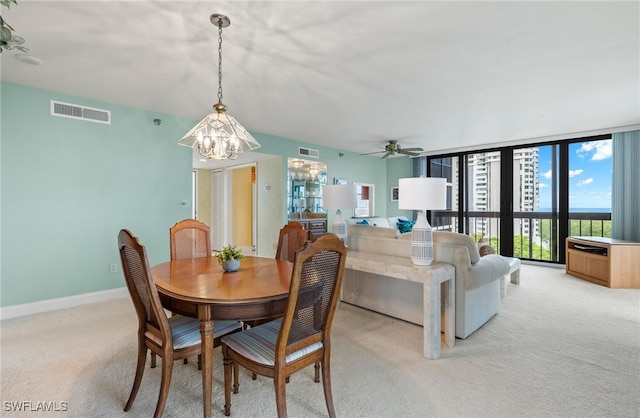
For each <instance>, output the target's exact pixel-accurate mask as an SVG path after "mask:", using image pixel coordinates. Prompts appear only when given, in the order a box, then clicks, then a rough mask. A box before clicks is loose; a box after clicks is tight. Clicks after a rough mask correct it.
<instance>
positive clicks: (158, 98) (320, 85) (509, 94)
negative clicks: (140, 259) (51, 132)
mask: <svg viewBox="0 0 640 418" xmlns="http://www.w3.org/2000/svg"><path fill="white" fill-rule="evenodd" d="M212 13H223V14H226V15H228V16H229V18H230V19H231V26H230V27H229V28H226V29H224V31H223V83H222V87H223V90H224V103H225V104H226V105H227V106H228V107H229V114H231V115H232V116H234V117H235V118H236V119H237V120H238V121H240V123H242V124H243V125H244V126H245V127H246V128H247V129H248V130H250V131H252V132H261V133H266V134H270V135H276V136H281V137H285V138H291V139H296V140H301V141H304V142H309V143H312V144H321V145H326V146H330V147H335V148H338V149H343V150H348V151H353V152H358V153H367V152H373V151H377V150H380V147H383V146H384V145H385V143H386V141H387V140H389V139H398V140H399V142H400V143H401V145H402V146H403V147H405V148H408V147H423V148H424V149H425V151H427V152H429V153H434V152H438V151H443V150H453V149H461V148H470V147H474V146H477V145H484V144H497V143H502V142H519V141H522V140H527V139H540V138H547V137H566V136H572V135H574V134H577V135H581V133H583V132H588V133H597V132H599V131H610V130H624V129H620V128H621V127H629V126H631V127H632V128H637V125H638V124H640V23H639V20H640V2H637V1H630V2H590V1H587V2H583V1H571V2H538V1H531V2H515V1H514V2H503V1H472V2H459V1H455V2H433V1H422V2H395V1H394V2H392V1H372V2H369V1H353V2H337V1H332V2H320V1H313V2H310V1H281V2H272V1H265V2H244V1H221V2H192V1H104V2H97V1H29V0H20V1H19V2H18V5H12V6H11V9H9V10H6V9H5V8H4V7H3V9H2V15H3V17H4V18H5V19H6V20H7V21H8V22H9V24H10V25H11V26H13V28H14V29H15V30H16V32H17V34H18V35H20V36H22V37H24V38H25V39H26V44H25V45H26V46H27V47H28V48H29V49H30V53H31V54H32V55H35V56H37V57H38V58H40V59H42V60H43V62H44V64H43V65H40V66H34V65H29V64H25V63H22V62H20V61H19V60H17V59H15V55H17V54H16V52H15V51H5V52H4V53H2V55H1V59H2V80H6V81H12V82H16V83H21V84H26V85H29V86H34V87H40V88H44V89H49V90H53V91H59V92H63V93H67V94H71V95H77V96H81V97H86V98H90V99H96V100H101V101H106V102H112V103H117V104H122V105H127V106H133V107H136V108H140V109H146V110H150V111H156V112H162V113H167V114H172V115H177V116H182V117H188V118H193V119H198V120H199V119H200V118H202V117H203V116H204V115H205V114H206V113H209V111H210V110H211V106H212V105H213V104H214V103H215V102H216V101H217V97H216V93H217V28H216V27H214V26H213V25H212V24H211V23H210V22H209V16H210V14H212ZM633 125H636V126H633ZM178 139H179V138H176V142H177V140H178Z"/></svg>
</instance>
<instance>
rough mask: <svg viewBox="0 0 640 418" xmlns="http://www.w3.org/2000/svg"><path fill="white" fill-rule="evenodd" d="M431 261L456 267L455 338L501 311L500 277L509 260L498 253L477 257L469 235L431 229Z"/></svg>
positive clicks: (472, 329)
mask: <svg viewBox="0 0 640 418" xmlns="http://www.w3.org/2000/svg"><path fill="white" fill-rule="evenodd" d="M433 248H434V261H437V262H441V263H448V264H452V265H453V266H454V267H455V269H456V337H458V338H463V339H464V338H467V337H468V336H469V335H471V334H472V333H473V332H474V331H476V330H477V329H478V328H480V327H481V326H482V325H484V324H485V323H486V322H487V321H488V320H489V319H491V318H492V317H493V316H494V315H495V314H497V313H498V312H499V311H500V290H501V289H500V280H501V279H502V278H503V277H504V276H505V275H507V274H509V269H510V266H509V261H508V260H507V259H506V258H505V257H502V256H500V255H497V254H489V255H486V256H484V257H480V254H479V253H478V247H477V246H476V243H475V242H474V241H473V238H471V237H470V236H468V235H464V234H459V233H455V232H443V231H434V232H433Z"/></svg>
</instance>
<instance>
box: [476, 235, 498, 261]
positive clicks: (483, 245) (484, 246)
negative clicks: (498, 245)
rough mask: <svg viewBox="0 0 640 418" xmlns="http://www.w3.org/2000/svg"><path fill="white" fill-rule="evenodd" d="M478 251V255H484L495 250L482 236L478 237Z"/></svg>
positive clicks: (493, 252)
mask: <svg viewBox="0 0 640 418" xmlns="http://www.w3.org/2000/svg"><path fill="white" fill-rule="evenodd" d="M478 253H479V254H480V257H484V256H485V255H487V254H495V253H496V250H495V249H494V248H493V247H492V246H491V245H489V243H487V242H486V241H485V240H484V237H483V238H481V239H480V241H478Z"/></svg>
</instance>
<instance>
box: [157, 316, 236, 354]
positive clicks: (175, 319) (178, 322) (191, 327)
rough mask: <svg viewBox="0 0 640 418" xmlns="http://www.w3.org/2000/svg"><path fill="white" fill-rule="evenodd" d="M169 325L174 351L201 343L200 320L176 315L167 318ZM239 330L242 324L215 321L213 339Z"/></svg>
mask: <svg viewBox="0 0 640 418" xmlns="http://www.w3.org/2000/svg"><path fill="white" fill-rule="evenodd" d="M169 324H170V325H171V332H172V334H173V349H174V350H178V349H181V348H185V347H191V346H194V345H198V344H200V343H201V341H202V337H201V335H200V320H198V319H195V318H189V317H187V316H182V315H176V316H172V317H171V318H169ZM239 329H242V324H241V323H240V322H238V321H215V323H214V325H213V338H218V337H221V336H223V335H226V334H229V333H230V332H233V331H236V330H239Z"/></svg>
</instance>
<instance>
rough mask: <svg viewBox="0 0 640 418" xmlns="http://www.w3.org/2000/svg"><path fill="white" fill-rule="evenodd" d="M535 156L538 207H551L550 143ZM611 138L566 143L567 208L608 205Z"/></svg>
mask: <svg viewBox="0 0 640 418" xmlns="http://www.w3.org/2000/svg"><path fill="white" fill-rule="evenodd" d="M538 149H539V150H540V154H539V156H540V159H539V178H538V181H539V184H540V200H539V208H540V209H543V208H549V207H551V174H552V173H551V147H550V146H543V147H539V148H538ZM612 161H613V159H612V155H611V140H610V139H608V140H604V141H593V142H580V143H574V144H570V145H569V210H571V209H575V208H606V209H609V208H611V164H612Z"/></svg>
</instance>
